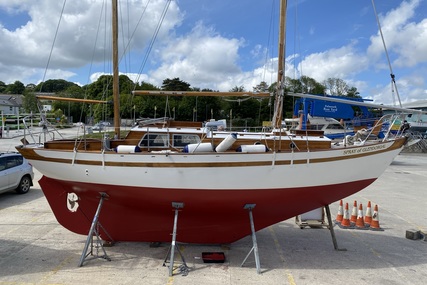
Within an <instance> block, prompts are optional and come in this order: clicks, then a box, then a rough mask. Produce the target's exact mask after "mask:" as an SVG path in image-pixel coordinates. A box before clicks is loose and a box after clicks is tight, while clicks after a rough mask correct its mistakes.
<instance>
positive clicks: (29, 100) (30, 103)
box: [22, 93, 39, 113]
mask: <svg viewBox="0 0 427 285" xmlns="http://www.w3.org/2000/svg"><path fill="white" fill-rule="evenodd" d="M22 108H23V109H24V111H25V112H26V113H31V112H33V113H38V112H39V109H38V106H37V98H36V95H34V93H28V94H26V95H25V96H24V98H23V99H22Z"/></svg>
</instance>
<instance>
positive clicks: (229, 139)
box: [215, 133, 237, 152]
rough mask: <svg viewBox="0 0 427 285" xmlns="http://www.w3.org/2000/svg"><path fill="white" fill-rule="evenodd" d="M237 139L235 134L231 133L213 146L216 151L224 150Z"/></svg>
mask: <svg viewBox="0 0 427 285" xmlns="http://www.w3.org/2000/svg"><path fill="white" fill-rule="evenodd" d="M236 140H237V134H236V133H231V134H229V135H228V136H227V137H226V138H225V139H223V140H222V142H221V143H220V144H219V145H218V146H217V147H216V148H215V151H216V152H224V151H227V150H228V149H229V148H230V147H231V146H232V145H233V143H234V142H235V141H236Z"/></svg>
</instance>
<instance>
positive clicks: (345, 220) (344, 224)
mask: <svg viewBox="0 0 427 285" xmlns="http://www.w3.org/2000/svg"><path fill="white" fill-rule="evenodd" d="M348 215H349V212H348V203H345V210H344V216H343V218H342V221H341V224H339V226H340V227H341V228H343V229H349V228H351V223H350V219H349V217H348Z"/></svg>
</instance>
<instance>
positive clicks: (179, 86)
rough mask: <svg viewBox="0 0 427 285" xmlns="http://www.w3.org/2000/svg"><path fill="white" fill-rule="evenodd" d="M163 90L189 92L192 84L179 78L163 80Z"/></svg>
mask: <svg viewBox="0 0 427 285" xmlns="http://www.w3.org/2000/svg"><path fill="white" fill-rule="evenodd" d="M162 90H168V91H189V90H190V84H189V83H187V82H185V81H182V80H180V79H179V78H178V77H176V78H174V79H169V78H167V79H165V80H163V85H162Z"/></svg>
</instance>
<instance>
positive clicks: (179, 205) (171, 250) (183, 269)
mask: <svg viewBox="0 0 427 285" xmlns="http://www.w3.org/2000/svg"><path fill="white" fill-rule="evenodd" d="M172 208H174V209H175V218H174V222H173V233H172V243H171V245H170V247H169V250H168V253H167V255H166V257H165V260H164V261H163V266H166V263H167V262H168V261H167V259H168V257H169V255H170V260H169V276H173V269H174V268H173V263H174V257H175V246H176V229H177V226H178V212H179V209H182V208H184V203H182V202H172ZM176 250H177V251H178V253H179V255H180V256H181V260H182V265H181V266H180V267H179V269H180V272H182V274H183V275H184V276H185V275H187V274H188V266H187V263H185V259H184V256H183V255H182V253H181V250H179V247H178V246H176Z"/></svg>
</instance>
